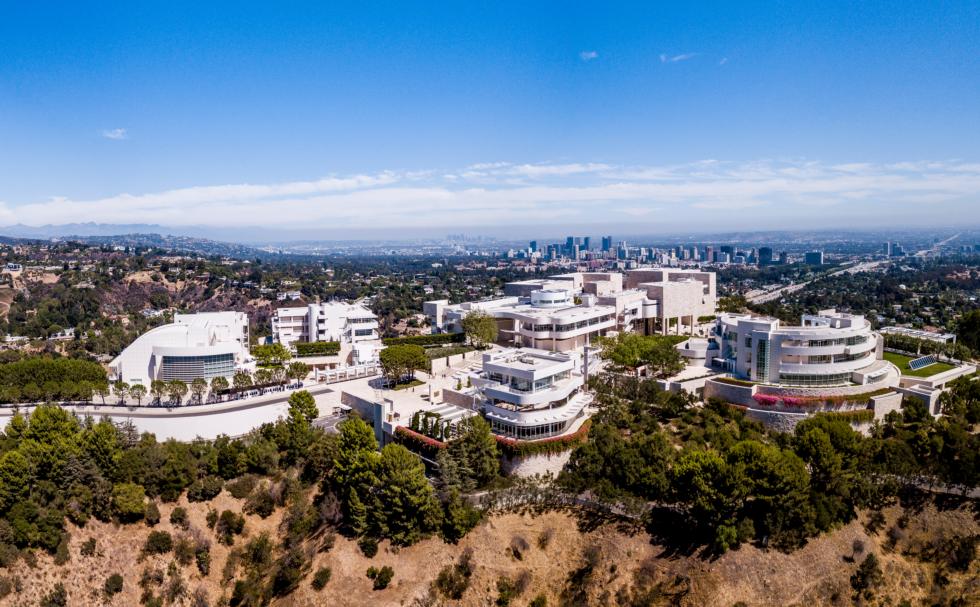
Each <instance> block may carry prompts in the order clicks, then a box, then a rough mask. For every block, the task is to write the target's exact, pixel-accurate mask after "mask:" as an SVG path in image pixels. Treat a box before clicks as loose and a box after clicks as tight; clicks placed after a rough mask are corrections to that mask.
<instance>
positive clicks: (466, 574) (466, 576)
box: [435, 548, 473, 601]
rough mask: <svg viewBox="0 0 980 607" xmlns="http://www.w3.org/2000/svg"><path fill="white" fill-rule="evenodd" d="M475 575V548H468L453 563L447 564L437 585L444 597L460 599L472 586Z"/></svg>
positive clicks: (437, 580)
mask: <svg viewBox="0 0 980 607" xmlns="http://www.w3.org/2000/svg"><path fill="white" fill-rule="evenodd" d="M472 575H473V550H472V549H470V548H467V549H466V550H465V551H464V552H463V554H462V555H460V557H459V561H458V562H457V563H455V564H453V565H446V566H445V567H443V568H442V570H441V571H440V572H439V575H438V576H437V577H436V581H435V587H436V590H438V591H439V592H440V593H441V594H442V595H443V596H444V597H446V598H447V599H452V600H454V601H458V600H459V599H461V598H463V593H465V592H466V589H467V588H469V586H470V577H471V576H472Z"/></svg>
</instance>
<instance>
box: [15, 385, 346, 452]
mask: <svg viewBox="0 0 980 607" xmlns="http://www.w3.org/2000/svg"><path fill="white" fill-rule="evenodd" d="M338 386H339V384H331V385H324V384H312V383H311V384H309V385H305V386H304V387H303V388H301V389H303V390H307V391H309V392H310V393H311V394H313V397H314V400H315V401H316V404H317V408H318V409H319V410H320V413H321V414H326V413H333V409H334V406H335V403H334V400H335V396H336V394H335V391H336V390H337V388H338ZM295 391H296V390H286V391H283V392H271V393H267V394H264V395H262V396H256V397H252V398H243V399H241V400H235V401H227V402H222V403H212V404H205V405H189V406H182V407H157V406H155V407H149V406H142V407H140V406H136V405H115V406H113V405H62V407H63V408H65V409H67V410H68V411H71V412H72V413H75V414H76V415H78V416H79V417H86V416H91V417H92V418H95V419H101V418H102V417H108V418H110V419H111V420H112V421H114V422H117V423H132V424H133V425H134V426H135V427H136V428H137V429H138V430H139V431H140V432H152V433H153V434H155V435H156V437H157V439H159V440H167V439H170V438H173V439H176V440H180V441H191V440H194V439H195V438H199V437H200V438H207V439H213V438H215V437H217V436H218V435H220V434H225V435H228V436H240V435H242V434H247V433H248V432H250V431H251V430H253V429H254V428H257V427H259V426H261V425H262V424H265V423H271V422H274V421H276V420H277V419H279V418H280V417H285V416H286V415H287V413H288V410H289V405H288V404H287V401H288V400H289V397H290V396H291V395H292V394H293V392H295ZM336 400H337V402H339V398H336ZM36 407H37V405H22V406H19V407H16V408H15V407H3V408H0V426H6V424H7V422H8V421H9V420H10V418H11V417H13V415H14V413H15V412H16V411H20V412H22V413H28V412H30V411H33V410H34V409H35V408H36Z"/></svg>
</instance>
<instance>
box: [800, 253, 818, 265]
mask: <svg viewBox="0 0 980 607" xmlns="http://www.w3.org/2000/svg"><path fill="white" fill-rule="evenodd" d="M803 263H805V264H806V265H808V266H822V265H823V251H809V252H807V254H806V255H804V256H803Z"/></svg>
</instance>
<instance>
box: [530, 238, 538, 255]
mask: <svg viewBox="0 0 980 607" xmlns="http://www.w3.org/2000/svg"><path fill="white" fill-rule="evenodd" d="M531 252H532V253H537V252H538V241H537V240H532V241H531Z"/></svg>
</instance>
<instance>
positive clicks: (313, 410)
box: [289, 390, 320, 422]
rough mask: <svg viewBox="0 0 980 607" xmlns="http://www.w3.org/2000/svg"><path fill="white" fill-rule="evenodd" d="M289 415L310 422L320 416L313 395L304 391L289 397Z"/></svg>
mask: <svg viewBox="0 0 980 607" xmlns="http://www.w3.org/2000/svg"><path fill="white" fill-rule="evenodd" d="M289 414H290V415H291V416H292V415H294V414H295V415H297V416H299V417H302V418H304V419H306V421H307V422H312V421H313V420H315V419H316V418H317V417H319V416H320V411H319V410H318V409H317V407H316V400H314V398H313V395H312V394H310V393H309V392H308V391H306V390H299V391H297V392H293V393H292V394H291V395H290V397H289Z"/></svg>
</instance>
